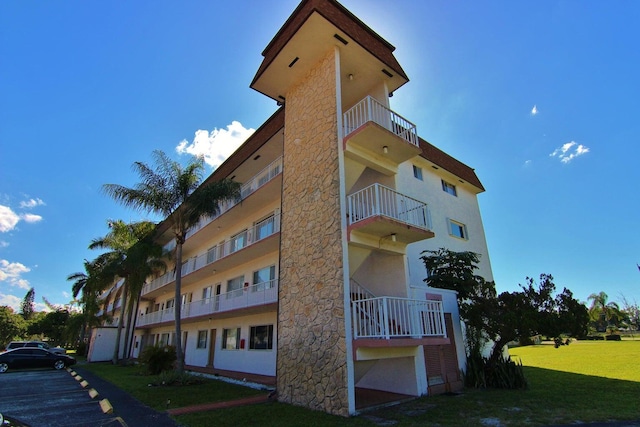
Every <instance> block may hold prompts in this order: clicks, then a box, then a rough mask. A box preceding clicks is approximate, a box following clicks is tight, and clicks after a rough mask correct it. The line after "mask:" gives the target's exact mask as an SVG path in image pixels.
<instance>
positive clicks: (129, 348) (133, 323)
mask: <svg viewBox="0 0 640 427" xmlns="http://www.w3.org/2000/svg"><path fill="white" fill-rule="evenodd" d="M139 308H140V294H138V298H136V304H135V309H134V310H133V312H134V313H135V316H133V319H131V317H130V318H129V321H130V322H131V336H129V341H128V342H127V347H126V348H127V351H126V353H125V356H124V357H125V359H127V360H129V359H131V358H132V357H131V353H132V352H133V348H132V347H133V337H134V336H135V334H136V323H137V321H138V309H139Z"/></svg>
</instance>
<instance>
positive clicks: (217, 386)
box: [82, 363, 267, 411]
mask: <svg viewBox="0 0 640 427" xmlns="http://www.w3.org/2000/svg"><path fill="white" fill-rule="evenodd" d="M82 368H83V369H86V370H88V371H91V372H93V373H94V374H96V375H98V376H100V377H102V378H104V379H106V380H108V381H109V382H111V383H113V384H115V385H117V386H118V387H120V388H121V389H123V390H125V391H126V392H128V393H129V394H131V395H133V396H134V397H135V398H136V399H138V400H140V401H142V402H144V403H145V404H147V405H148V406H150V407H152V408H154V409H157V410H160V411H162V410H165V409H167V407H168V405H167V401H168V400H170V401H171V403H170V405H169V407H171V408H180V407H183V406H190V405H197V404H199V403H208V402H223V401H226V400H233V399H240V398H242V397H249V396H255V395H257V394H264V393H267V392H266V391H261V390H256V389H253V388H249V387H243V386H240V385H236V384H229V383H226V382H223V381H218V380H213V379H206V378H205V379H203V382H202V383H201V384H195V385H189V386H162V387H158V386H151V387H150V386H149V384H152V383H155V382H156V380H157V379H158V376H157V375H142V374H141V371H140V368H139V367H136V366H114V365H111V364H107V363H91V364H84V365H82Z"/></svg>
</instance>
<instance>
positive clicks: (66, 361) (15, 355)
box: [0, 347, 76, 374]
mask: <svg viewBox="0 0 640 427" xmlns="http://www.w3.org/2000/svg"><path fill="white" fill-rule="evenodd" d="M75 363H76V359H74V358H73V357H71V356H67V355H66V354H56V353H52V352H50V351H49V350H45V349H44V348H37V347H22V348H15V349H13V350H8V351H5V352H4V353H2V354H0V374H1V373H4V372H7V370H9V369H20V368H54V369H62V368H64V367H66V366H71V365H75Z"/></svg>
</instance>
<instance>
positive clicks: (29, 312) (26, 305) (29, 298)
mask: <svg viewBox="0 0 640 427" xmlns="http://www.w3.org/2000/svg"><path fill="white" fill-rule="evenodd" d="M35 296H36V290H35V289H34V288H31V289H29V291H28V292H27V294H26V295H25V296H24V298H23V299H22V303H21V304H20V308H21V314H22V318H23V319H24V320H26V321H29V320H31V318H32V317H33V312H34V311H35V310H34V305H33V300H34V298H35Z"/></svg>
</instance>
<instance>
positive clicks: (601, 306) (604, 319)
mask: <svg viewBox="0 0 640 427" xmlns="http://www.w3.org/2000/svg"><path fill="white" fill-rule="evenodd" d="M587 300H588V301H591V307H589V315H590V316H591V320H592V321H593V322H594V324H595V326H596V330H597V331H599V332H605V331H606V330H607V328H609V326H610V325H611V326H618V323H619V322H620V319H621V317H622V316H621V313H620V307H619V306H618V304H617V303H615V302H613V301H612V302H609V301H608V300H609V296H608V295H607V294H606V293H605V292H599V293H597V294H596V293H593V294H591V295H589V296H588V297H587Z"/></svg>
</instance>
